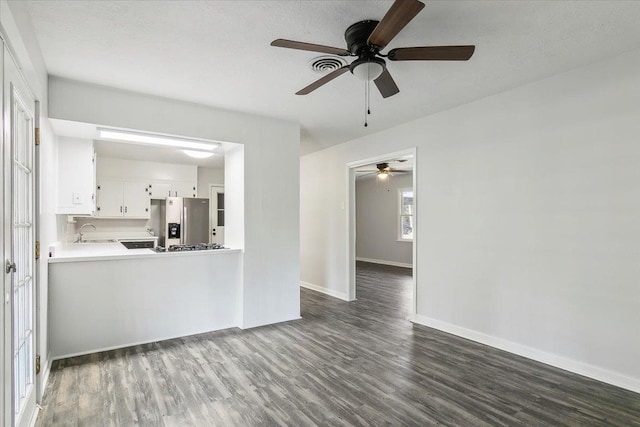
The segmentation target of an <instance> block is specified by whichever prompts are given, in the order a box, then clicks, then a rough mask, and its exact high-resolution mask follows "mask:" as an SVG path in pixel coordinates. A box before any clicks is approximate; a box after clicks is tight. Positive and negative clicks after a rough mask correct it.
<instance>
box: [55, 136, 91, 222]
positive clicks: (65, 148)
mask: <svg viewBox="0 0 640 427" xmlns="http://www.w3.org/2000/svg"><path fill="white" fill-rule="evenodd" d="M57 170H58V176H57V186H56V189H57V195H56V203H57V205H56V213H57V214H65V215H80V216H92V215H93V214H94V211H95V188H96V187H95V186H96V167H95V152H94V149H93V141H91V140H85V139H76V138H63V137H60V138H59V140H58V152H57Z"/></svg>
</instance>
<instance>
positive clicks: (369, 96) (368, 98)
mask: <svg viewBox="0 0 640 427" xmlns="http://www.w3.org/2000/svg"><path fill="white" fill-rule="evenodd" d="M367 114H371V80H367Z"/></svg>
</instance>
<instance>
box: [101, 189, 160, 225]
mask: <svg viewBox="0 0 640 427" xmlns="http://www.w3.org/2000/svg"><path fill="white" fill-rule="evenodd" d="M97 195H98V200H97V207H96V216H97V217H101V218H149V203H150V200H149V187H148V185H147V184H146V183H144V182H126V181H125V182H122V181H115V180H100V182H99V183H98V190H97Z"/></svg>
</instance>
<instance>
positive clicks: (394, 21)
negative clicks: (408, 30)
mask: <svg viewBox="0 0 640 427" xmlns="http://www.w3.org/2000/svg"><path fill="white" fill-rule="evenodd" d="M423 7H424V3H422V2H419V1H418V0H396V1H395V3H393V4H392V5H391V7H390V8H389V10H388V11H387V13H386V15H384V18H382V21H380V22H379V23H378V25H376V28H374V30H373V32H372V33H371V35H369V40H368V43H369V44H371V45H376V46H378V47H380V48H383V47H385V46H386V45H388V44H389V42H390V41H391V40H393V38H394V37H395V36H396V35H397V34H398V33H399V32H400V30H402V29H403V28H404V27H405V25H407V24H408V23H409V22H410V21H411V20H412V19H413V18H415V16H416V15H417V14H418V13H419V12H420V11H421V10H422V8H423Z"/></svg>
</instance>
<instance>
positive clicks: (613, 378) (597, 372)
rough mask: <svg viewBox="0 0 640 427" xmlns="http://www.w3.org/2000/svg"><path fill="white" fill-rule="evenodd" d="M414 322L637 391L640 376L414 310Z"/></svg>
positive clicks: (639, 386)
mask: <svg viewBox="0 0 640 427" xmlns="http://www.w3.org/2000/svg"><path fill="white" fill-rule="evenodd" d="M413 322H414V323H417V324H419V325H423V326H428V327H430V328H433V329H437V330H439V331H442V332H447V333H449V334H453V335H457V336H459V337H462V338H466V339H468V340H471V341H475V342H478V343H480V344H485V345H488V346H491V347H495V348H498V349H500V350H504V351H507V352H509V353H513V354H517V355H518V356H522V357H526V358H527V359H532V360H535V361H536V362H541V363H544V364H547V365H551V366H554V367H556V368H560V369H564V370H565V371H569V372H573V373H574V374H579V375H582V376H585V377H589V378H592V379H594V380H598V381H602V382H605V383H607V384H611V385H614V386H616V387H620V388H624V389H626V390H630V391H633V392H636V393H640V379H637V378H632V377H628V376H625V375H623V374H620V373H618V372H613V371H609V370H607V369H603V368H600V367H598V366H593V365H590V364H587V363H583V362H579V361H577V360H573V359H568V358H566V357H563V356H558V355H556V354H553V353H548V352H546V351H542V350H538V349H535V348H533V347H528V346H526V345H523V344H518V343H514V342H512V341H508V340H505V339H502V338H498V337H495V336H493V335H489V334H485V333H484V332H479V331H474V330H472V329H467V328H464V327H462V326H457V325H453V324H451V323H447V322H443V321H441V320H437V319H433V318H430V317H426V316H422V315H420V314H417V315H416V316H415V317H414V320H413Z"/></svg>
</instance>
